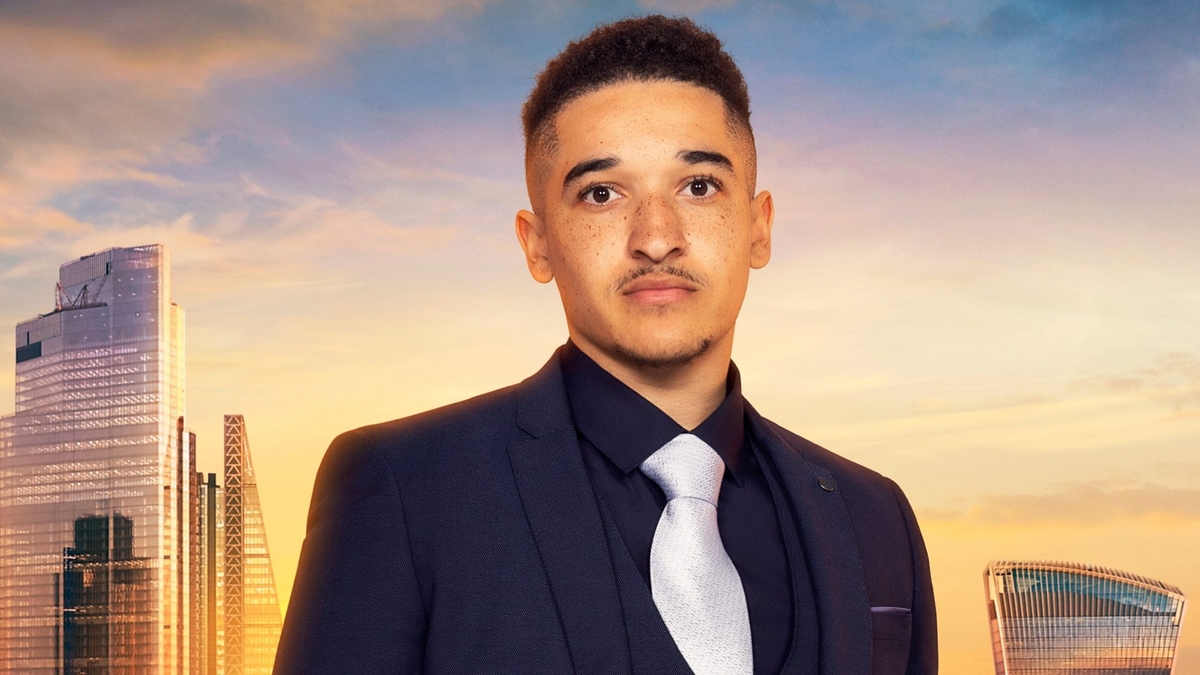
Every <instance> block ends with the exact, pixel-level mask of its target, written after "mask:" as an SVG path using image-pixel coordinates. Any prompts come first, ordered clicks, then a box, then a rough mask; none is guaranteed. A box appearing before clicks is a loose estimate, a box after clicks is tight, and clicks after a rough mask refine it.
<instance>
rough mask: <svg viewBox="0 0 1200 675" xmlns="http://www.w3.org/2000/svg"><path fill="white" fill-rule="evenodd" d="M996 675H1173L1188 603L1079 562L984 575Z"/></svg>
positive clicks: (1002, 568) (1176, 594)
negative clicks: (1177, 645)
mask: <svg viewBox="0 0 1200 675" xmlns="http://www.w3.org/2000/svg"><path fill="white" fill-rule="evenodd" d="M984 587H985V590H986V593H987V605H988V618H989V624H990V627H991V633H992V651H993V655H994V657H995V666H996V675H1051V674H1053V675H1170V673H1171V671H1172V669H1173V668H1174V664H1175V648H1176V644H1177V642H1178V640H1179V629H1180V626H1181V625H1182V623H1183V615H1184V609H1185V605H1186V599H1185V597H1184V595H1183V593H1182V592H1181V591H1180V590H1179V589H1178V588H1176V587H1174V586H1171V585H1168V584H1164V583H1162V582H1161V581H1155V580H1153V579H1148V578H1146V577H1143V576H1139V575H1136V574H1130V573H1128V572H1122V571H1119V570H1114V569H1110V568H1107V567H1098V566H1094V565H1082V564H1079V563H1064V562H1041V561H1032V562H1030V561H1026V562H1018V561H996V562H992V563H991V564H989V565H988V567H987V569H986V570H985V571H984Z"/></svg>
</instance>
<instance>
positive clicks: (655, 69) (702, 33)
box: [521, 14, 754, 185]
mask: <svg viewBox="0 0 1200 675" xmlns="http://www.w3.org/2000/svg"><path fill="white" fill-rule="evenodd" d="M653 81H674V82H686V83H689V84H694V85H696V86H699V87H703V88H705V89H708V90H709V91H711V92H713V93H715V94H717V95H718V96H720V97H721V99H722V100H723V101H724V102H725V110H726V113H727V115H728V119H729V123H730V126H731V128H732V129H733V131H734V132H735V133H737V134H738V135H744V136H745V137H746V138H747V139H748V140H749V143H750V157H751V163H752V164H753V162H754V133H753V131H752V130H751V128H750V94H749V92H748V91H747V89H746V80H745V78H743V77H742V71H741V70H739V69H738V67H737V64H736V63H734V61H733V57H731V56H729V54H727V53H726V52H725V50H724V49H723V48H722V45H721V40H720V39H718V38H717V36H716V35H713V34H712V33H711V32H709V31H707V30H704V29H703V28H700V27H699V26H697V25H696V24H695V23H693V22H692V21H691V19H687V18H672V17H666V16H661V15H657V14H656V15H650V16H642V17H635V18H631V19H624V20H622V21H617V22H614V23H610V24H606V25H602V26H599V27H597V28H596V29H595V30H593V31H592V32H591V33H589V34H588V35H586V36H584V37H583V38H582V39H580V40H577V41H575V42H572V43H570V44H569V45H567V48H566V49H564V50H563V51H562V52H561V53H560V54H559V55H558V56H556V57H554V58H553V59H551V60H550V62H549V63H547V64H546V68H545V69H544V70H542V72H541V74H540V75H538V77H537V81H536V83H535V84H534V87H533V91H532V92H530V94H529V98H528V99H527V100H526V101H525V106H524V108H523V109H522V111H521V122H522V125H523V126H524V132H525V167H526V176H527V178H528V177H530V176H532V175H533V173H532V168H533V167H532V163H533V161H534V160H535V158H536V157H537V155H538V152H539V151H550V150H553V149H554V147H555V145H556V138H555V135H554V116H555V115H556V114H557V113H558V112H559V111H560V110H562V108H563V107H564V106H566V105H567V104H568V103H570V102H571V101H573V100H575V99H577V98H579V97H581V96H583V95H585V94H588V93H591V92H593V91H596V90H598V89H601V88H603V87H605V86H608V85H610V84H615V83H619V82H653ZM751 171H752V172H753V166H752V167H751ZM750 184H751V185H753V176H751V181H750Z"/></svg>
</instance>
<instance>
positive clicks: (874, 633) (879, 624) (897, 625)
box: [871, 607, 912, 675]
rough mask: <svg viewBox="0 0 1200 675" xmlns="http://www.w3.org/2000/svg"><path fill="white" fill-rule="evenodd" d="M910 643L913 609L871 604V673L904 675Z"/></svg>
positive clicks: (875, 674)
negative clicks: (873, 605) (872, 605)
mask: <svg viewBox="0 0 1200 675" xmlns="http://www.w3.org/2000/svg"><path fill="white" fill-rule="evenodd" d="M911 646H912V610H910V609H908V608H907V607H872V608H871V675H904V671H905V670H906V669H907V668H908V650H909V648H910V647H911Z"/></svg>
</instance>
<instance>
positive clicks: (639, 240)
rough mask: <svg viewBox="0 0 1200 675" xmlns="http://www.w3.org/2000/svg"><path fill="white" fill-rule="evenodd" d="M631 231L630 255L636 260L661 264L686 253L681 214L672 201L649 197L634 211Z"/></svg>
mask: <svg viewBox="0 0 1200 675" xmlns="http://www.w3.org/2000/svg"><path fill="white" fill-rule="evenodd" d="M632 219H633V222H632V227H631V229H630V232H629V253H630V255H632V256H633V257H634V258H639V259H644V260H648V261H650V262H652V263H661V262H663V261H665V260H667V259H668V258H671V257H678V256H680V255H682V254H683V253H684V251H686V250H687V237H686V233H685V232H684V228H683V222H682V219H681V218H680V214H679V213H678V212H676V209H675V205H674V204H673V203H672V200H670V199H669V198H666V197H663V196H662V195H660V194H656V193H651V194H648V195H646V196H645V197H644V198H643V199H642V201H641V202H640V203H639V204H638V206H637V208H636V209H634V211H633V215H632Z"/></svg>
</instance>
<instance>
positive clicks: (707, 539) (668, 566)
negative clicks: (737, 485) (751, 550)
mask: <svg viewBox="0 0 1200 675" xmlns="http://www.w3.org/2000/svg"><path fill="white" fill-rule="evenodd" d="M641 468H642V472H643V473H645V474H646V475H647V476H649V477H650V479H651V480H653V481H654V482H655V483H658V485H659V487H661V488H662V489H663V492H664V493H666V496H667V506H666V508H664V509H663V513H662V517H661V518H659V521H658V528H657V529H656V530H655V531H654V541H653V543H652V544H651V546H650V587H651V590H652V592H653V596H654V604H655V605H656V606H657V607H658V612H659V614H661V615H662V618H663V622H664V623H666V624H667V630H669V631H670V632H671V637H673V638H674V639H675V644H676V645H677V646H678V647H679V651H680V653H682V654H683V658H684V659H685V660H686V661H687V662H688V665H689V666H691V668H692V671H694V672H695V673H696V675H718V674H720V675H726V674H728V675H750V673H751V672H752V671H753V660H754V656H753V652H752V651H751V645H750V615H749V613H748V611H747V610H746V594H745V592H744V591H743V590H742V580H741V577H739V576H738V573H737V569H736V568H734V566H733V561H731V560H730V559H729V554H728V553H726V552H725V546H724V544H722V543H721V533H720V532H719V531H718V530H717V496H718V495H720V493H721V479H722V477H723V476H724V473H725V462H723V461H721V456H720V455H718V454H717V451H716V450H713V449H712V447H710V446H709V445H708V444H707V443H705V442H704V441H702V440H700V439H699V438H697V437H696V436H693V435H692V434H680V435H678V436H676V437H675V438H673V439H671V440H670V441H669V442H668V443H667V444H666V445H664V446H663V447H661V448H659V449H658V450H657V451H655V453H654V454H653V455H650V457H648V458H647V459H646V461H644V462H642V465H641Z"/></svg>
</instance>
